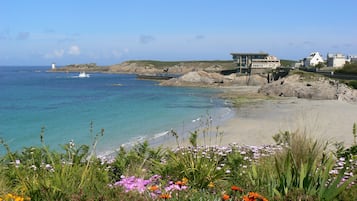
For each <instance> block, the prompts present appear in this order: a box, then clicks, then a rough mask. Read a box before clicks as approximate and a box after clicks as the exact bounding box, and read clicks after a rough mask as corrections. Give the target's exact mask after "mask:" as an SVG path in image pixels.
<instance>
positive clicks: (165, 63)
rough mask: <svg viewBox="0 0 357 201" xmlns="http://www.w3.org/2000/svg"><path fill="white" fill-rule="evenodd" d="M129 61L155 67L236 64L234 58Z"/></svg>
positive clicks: (226, 66)
mask: <svg viewBox="0 0 357 201" xmlns="http://www.w3.org/2000/svg"><path fill="white" fill-rule="evenodd" d="M127 62H128V63H137V64H140V65H143V66H150V65H151V66H153V67H155V68H159V69H161V68H166V67H171V66H175V65H203V66H205V67H209V66H212V65H220V66H223V69H234V68H236V65H235V64H234V63H233V61H232V60H202V61H200V60H197V61H157V60H131V61H127Z"/></svg>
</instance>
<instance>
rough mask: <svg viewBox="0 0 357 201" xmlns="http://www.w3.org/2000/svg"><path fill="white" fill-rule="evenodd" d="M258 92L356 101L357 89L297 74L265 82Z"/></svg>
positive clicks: (333, 81)
mask: <svg viewBox="0 0 357 201" xmlns="http://www.w3.org/2000/svg"><path fill="white" fill-rule="evenodd" d="M258 93H262V94H265V95H273V96H284V97H297V98H307V99H323V100H343V101H347V102H357V90H353V89H351V88H349V87H348V86H347V85H345V84H342V83H339V82H338V81H336V80H331V79H328V78H325V77H318V78H315V79H312V80H310V79H305V78H304V77H302V76H301V75H297V74H296V75H291V76H288V77H286V78H283V79H280V80H277V81H274V82H272V83H269V84H265V85H263V86H262V87H261V88H260V89H259V90H258Z"/></svg>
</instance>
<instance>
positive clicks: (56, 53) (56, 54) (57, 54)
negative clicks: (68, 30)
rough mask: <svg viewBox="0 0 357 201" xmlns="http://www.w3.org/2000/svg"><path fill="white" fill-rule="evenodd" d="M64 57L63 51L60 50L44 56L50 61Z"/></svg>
mask: <svg viewBox="0 0 357 201" xmlns="http://www.w3.org/2000/svg"><path fill="white" fill-rule="evenodd" d="M63 55H64V49H60V50H53V51H52V52H50V53H47V54H45V55H44V57H45V58H47V59H52V58H61V57H63Z"/></svg>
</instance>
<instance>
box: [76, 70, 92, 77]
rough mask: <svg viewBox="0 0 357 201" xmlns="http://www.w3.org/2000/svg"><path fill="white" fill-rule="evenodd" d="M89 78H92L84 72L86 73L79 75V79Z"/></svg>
mask: <svg viewBox="0 0 357 201" xmlns="http://www.w3.org/2000/svg"><path fill="white" fill-rule="evenodd" d="M89 76H90V75H89V74H87V73H86V72H84V71H83V72H80V73H79V75H78V77H79V78H87V77H89Z"/></svg>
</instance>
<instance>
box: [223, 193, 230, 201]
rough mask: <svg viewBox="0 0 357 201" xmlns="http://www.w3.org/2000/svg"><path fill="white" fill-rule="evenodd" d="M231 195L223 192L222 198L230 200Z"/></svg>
mask: <svg viewBox="0 0 357 201" xmlns="http://www.w3.org/2000/svg"><path fill="white" fill-rule="evenodd" d="M229 198H230V197H229V195H227V194H223V195H222V200H229Z"/></svg>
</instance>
